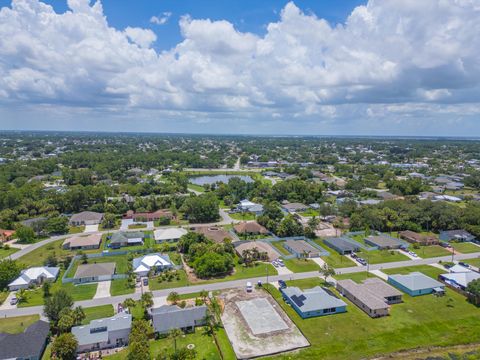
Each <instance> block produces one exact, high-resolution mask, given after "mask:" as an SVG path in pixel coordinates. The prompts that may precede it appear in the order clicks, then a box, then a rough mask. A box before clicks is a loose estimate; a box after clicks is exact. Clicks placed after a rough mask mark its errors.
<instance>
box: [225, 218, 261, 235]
mask: <svg viewBox="0 0 480 360" xmlns="http://www.w3.org/2000/svg"><path fill="white" fill-rule="evenodd" d="M233 229H234V230H235V232H236V233H237V234H255V235H257V234H262V235H265V234H268V230H267V229H266V228H265V227H264V226H262V225H260V224H259V223H257V222H256V221H249V222H241V223H239V224H237V225H235V226H234V227H233Z"/></svg>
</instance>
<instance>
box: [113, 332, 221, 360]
mask: <svg viewBox="0 0 480 360" xmlns="http://www.w3.org/2000/svg"><path fill="white" fill-rule="evenodd" d="M189 344H193V345H194V349H195V351H196V357H195V358H196V359H205V360H220V359H221V357H220V353H219V351H218V349H217V347H216V345H215V340H214V339H213V337H211V336H208V335H204V331H203V329H202V328H197V329H196V330H195V332H194V333H192V334H185V335H182V336H180V337H179V338H178V339H177V348H183V347H186V346H187V345H189ZM171 353H173V341H172V340H171V339H169V338H168V337H167V338H163V339H158V340H152V341H150V354H151V356H152V358H157V356H160V355H162V354H171ZM127 355H128V351H126V350H124V351H121V352H118V353H117V354H115V355H111V356H106V357H104V359H109V360H124V359H127Z"/></svg>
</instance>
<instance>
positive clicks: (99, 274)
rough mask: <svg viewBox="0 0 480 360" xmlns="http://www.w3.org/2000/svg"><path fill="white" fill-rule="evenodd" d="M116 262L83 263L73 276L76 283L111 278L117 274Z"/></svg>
mask: <svg viewBox="0 0 480 360" xmlns="http://www.w3.org/2000/svg"><path fill="white" fill-rule="evenodd" d="M115 267H116V264H115V263H114V262H106V263H96V264H81V265H78V268H77V271H76V272H75V275H74V276H73V279H74V280H75V282H76V283H86V282H96V281H105V280H111V279H112V277H113V275H114V274H115Z"/></svg>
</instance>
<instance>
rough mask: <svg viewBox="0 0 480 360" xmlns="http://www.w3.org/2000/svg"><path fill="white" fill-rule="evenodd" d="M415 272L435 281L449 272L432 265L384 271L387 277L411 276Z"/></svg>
mask: <svg viewBox="0 0 480 360" xmlns="http://www.w3.org/2000/svg"><path fill="white" fill-rule="evenodd" d="M414 271H419V272H421V273H424V274H425V275H427V276H430V277H432V278H434V279H437V277H438V275H440V274H445V273H446V272H447V270H441V269H439V268H437V267H434V266H430V265H416V266H405V267H401V268H394V269H382V272H384V273H385V274H387V275H394V274H410V273H411V272H414Z"/></svg>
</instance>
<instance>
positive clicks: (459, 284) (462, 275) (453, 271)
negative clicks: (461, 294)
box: [440, 265, 480, 291]
mask: <svg viewBox="0 0 480 360" xmlns="http://www.w3.org/2000/svg"><path fill="white" fill-rule="evenodd" d="M448 270H449V271H450V272H449V273H448V274H441V275H440V280H442V281H443V282H444V283H446V284H449V285H451V286H453V287H455V288H458V289H461V290H464V291H465V290H466V288H467V286H468V284H469V283H470V282H471V281H473V280H477V279H480V274H479V273H478V272H476V271H473V270H470V269H468V268H466V267H464V266H461V265H455V266H453V267H451V268H450V269H448Z"/></svg>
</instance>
